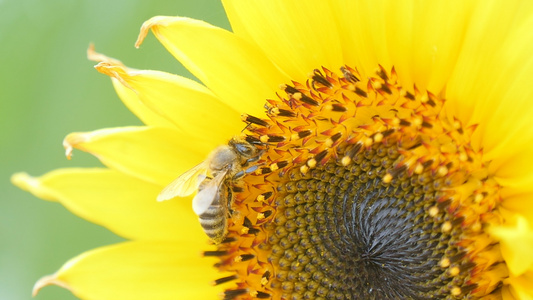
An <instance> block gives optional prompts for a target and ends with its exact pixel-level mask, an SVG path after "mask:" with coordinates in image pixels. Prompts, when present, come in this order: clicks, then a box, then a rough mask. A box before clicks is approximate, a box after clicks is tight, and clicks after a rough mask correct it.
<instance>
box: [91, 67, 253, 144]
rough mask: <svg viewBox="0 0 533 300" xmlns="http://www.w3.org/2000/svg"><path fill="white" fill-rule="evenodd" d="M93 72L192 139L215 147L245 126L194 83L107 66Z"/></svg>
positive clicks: (163, 75)
mask: <svg viewBox="0 0 533 300" xmlns="http://www.w3.org/2000/svg"><path fill="white" fill-rule="evenodd" d="M96 69H97V70H98V71H100V72H101V73H104V74H107V75H109V76H111V77H113V78H115V79H117V81H116V82H117V83H120V84H121V85H123V87H124V88H127V89H130V90H131V91H133V92H134V95H133V94H131V93H128V94H126V93H123V92H121V94H124V95H125V96H126V97H127V98H129V97H130V96H134V97H136V98H137V101H136V102H139V101H140V102H141V103H143V104H144V105H145V106H146V108H147V109H150V110H151V111H153V112H154V113H156V114H157V115H159V116H162V117H163V118H165V119H166V120H167V121H169V122H171V123H172V124H174V125H175V126H176V127H177V128H179V129H180V130H182V131H183V132H194V135H196V136H198V137H204V138H206V139H208V140H212V141H214V142H215V143H217V144H218V143H224V142H225V140H227V139H228V138H229V137H231V136H232V135H233V134H235V133H238V132H240V131H241V130H242V128H243V127H244V125H245V124H244V123H242V121H241V120H240V114H239V113H237V111H235V110H234V109H233V108H231V107H229V106H227V105H226V104H223V103H222V102H220V100H219V99H218V98H216V97H215V96H214V95H213V93H211V92H210V91H209V90H208V89H207V88H206V87H204V86H203V85H201V84H199V83H197V82H196V81H193V80H190V79H187V78H184V77H180V76H176V75H173V74H169V73H165V72H159V71H139V70H133V69H129V68H126V67H124V66H123V65H121V64H120V65H119V64H112V63H109V62H101V63H99V64H98V65H97V66H96ZM128 102H129V101H128ZM213 124H216V125H215V126H214V125H213Z"/></svg>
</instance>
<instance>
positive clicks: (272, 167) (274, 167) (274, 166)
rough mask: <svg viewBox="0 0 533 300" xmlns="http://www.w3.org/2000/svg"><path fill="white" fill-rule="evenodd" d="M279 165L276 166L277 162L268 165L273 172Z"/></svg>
mask: <svg viewBox="0 0 533 300" xmlns="http://www.w3.org/2000/svg"><path fill="white" fill-rule="evenodd" d="M278 169H279V167H278V164H277V163H273V164H271V165H270V171H272V172H274V171H276V170H278Z"/></svg>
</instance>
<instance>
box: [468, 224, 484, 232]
mask: <svg viewBox="0 0 533 300" xmlns="http://www.w3.org/2000/svg"><path fill="white" fill-rule="evenodd" d="M470 228H471V229H472V231H474V232H480V231H481V229H482V228H483V226H481V223H479V222H475V223H474V224H472V226H470Z"/></svg>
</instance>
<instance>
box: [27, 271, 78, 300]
mask: <svg viewBox="0 0 533 300" xmlns="http://www.w3.org/2000/svg"><path fill="white" fill-rule="evenodd" d="M52 284H54V285H57V286H60V287H62V288H65V289H67V290H71V289H70V286H68V284H67V283H66V282H64V281H61V280H59V279H58V278H57V277H56V274H52V275H46V276H44V277H41V279H39V280H38V281H37V282H36V283H35V285H34V286H33V290H32V292H31V295H32V297H35V296H37V294H38V293H39V291H40V290H41V289H42V288H43V287H45V286H49V285H52Z"/></svg>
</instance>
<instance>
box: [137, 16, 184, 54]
mask: <svg viewBox="0 0 533 300" xmlns="http://www.w3.org/2000/svg"><path fill="white" fill-rule="evenodd" d="M179 19H183V18H180V17H166V16H155V17H152V18H150V19H149V20H147V21H145V22H144V23H143V25H142V26H141V30H140V32H139V36H137V41H135V48H139V47H140V46H141V44H142V42H143V41H144V39H145V38H146V36H147V35H148V30H150V29H152V27H154V26H156V25H157V26H166V25H168V24H169V23H171V22H172V21H175V20H179Z"/></svg>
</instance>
